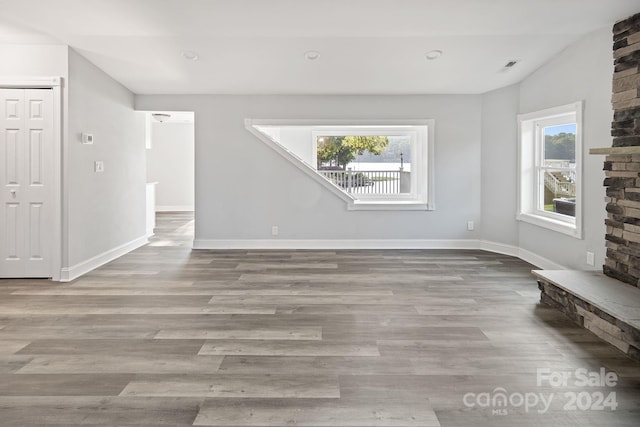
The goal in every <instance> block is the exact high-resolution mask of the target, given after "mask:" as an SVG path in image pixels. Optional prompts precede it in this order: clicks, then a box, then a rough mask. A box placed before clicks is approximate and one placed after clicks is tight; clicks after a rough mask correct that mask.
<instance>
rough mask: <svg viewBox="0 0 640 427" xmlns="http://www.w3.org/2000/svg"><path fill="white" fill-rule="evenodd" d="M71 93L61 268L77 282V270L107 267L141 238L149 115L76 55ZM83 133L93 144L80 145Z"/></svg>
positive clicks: (71, 66)
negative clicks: (99, 166) (97, 167)
mask: <svg viewBox="0 0 640 427" xmlns="http://www.w3.org/2000/svg"><path fill="white" fill-rule="evenodd" d="M68 92H69V111H68V120H69V133H68V142H67V146H66V156H65V162H66V163H65V165H64V169H65V175H64V179H65V189H66V194H67V205H66V215H65V218H64V220H66V223H67V227H68V239H69V253H68V259H67V263H66V265H63V267H67V268H69V269H71V270H72V274H71V275H72V276H73V275H74V274H73V270H74V269H75V270H76V272H77V271H78V270H85V268H82V267H78V266H79V265H83V264H86V263H89V267H92V266H94V265H92V261H91V260H94V259H98V260H103V261H106V260H109V258H110V254H116V253H117V252H118V249H119V248H125V247H128V245H129V246H130V245H133V244H135V243H139V242H141V241H142V239H143V238H144V236H145V234H146V232H145V200H146V196H145V194H146V185H145V183H146V162H145V140H144V115H143V113H138V112H135V111H134V94H133V93H132V92H130V91H129V90H128V89H126V88H125V87H124V86H122V85H121V84H120V83H118V82H116V81H115V80H113V79H112V78H111V77H109V76H108V75H107V74H105V73H104V72H103V71H101V70H100V69H99V68H97V67H96V66H94V65H93V64H91V63H90V62H89V61H87V60H86V59H85V58H83V57H82V56H81V55H80V54H78V53H77V52H75V51H73V50H71V49H70V50H69V83H68ZM83 132H86V133H91V134H93V136H94V143H93V145H83V144H81V134H82V133H83ZM95 161H103V162H104V172H102V173H96V172H94V162H95ZM63 264H64V263H63ZM89 269H90V268H89ZM82 272H84V271H82Z"/></svg>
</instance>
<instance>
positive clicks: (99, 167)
mask: <svg viewBox="0 0 640 427" xmlns="http://www.w3.org/2000/svg"><path fill="white" fill-rule="evenodd" d="M93 170H94V172H104V162H103V161H101V160H96V161H95V162H94V163H93Z"/></svg>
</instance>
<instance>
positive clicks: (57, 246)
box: [0, 77, 63, 281]
mask: <svg viewBox="0 0 640 427" xmlns="http://www.w3.org/2000/svg"><path fill="white" fill-rule="evenodd" d="M62 82H63V80H62V77H15V78H11V77H8V78H7V77H2V78H0V88H2V89H35V88H37V89H52V90H53V156H54V158H53V185H52V187H51V188H52V191H53V195H52V197H51V201H52V203H51V207H52V215H53V223H54V224H55V225H56V226H55V227H53V230H52V236H51V241H52V246H53V247H52V248H51V261H52V262H51V272H50V273H51V279H52V280H54V281H60V273H61V270H62Z"/></svg>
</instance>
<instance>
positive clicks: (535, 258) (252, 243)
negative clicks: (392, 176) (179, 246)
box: [193, 239, 566, 270]
mask: <svg viewBox="0 0 640 427" xmlns="http://www.w3.org/2000/svg"><path fill="white" fill-rule="evenodd" d="M193 249H218V250H224V249H244V250H252V249H253V250H259V249H262V250H269V249H290V250H294V249H316V250H320V249H324V250H341V249H479V250H484V251H488V252H495V253H499V254H502V255H509V256H513V257H516V258H520V259H522V260H523V261H526V262H528V263H530V264H533V265H535V266H536V267H538V268H540V269H543V270H566V267H564V266H562V265H560V264H557V263H555V262H553V261H551V260H549V259H547V258H544V257H542V256H540V255H538V254H535V253H533V252H529V251H527V250H524V249H521V248H518V247H517V246H513V245H507V244H504V243H498V242H490V241H487V240H472V239H470V240H462V239H461V240H431V239H378V240H370V239H362V240H358V239H354V240H296V239H292V240H280V239H273V240H269V239H261V240H252V239H240V240H225V239H195V240H194V241H193Z"/></svg>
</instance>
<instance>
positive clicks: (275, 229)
mask: <svg viewBox="0 0 640 427" xmlns="http://www.w3.org/2000/svg"><path fill="white" fill-rule="evenodd" d="M278 231H279V230H278V226H277V225H274V226H273V227H271V235H272V236H277V235H278Z"/></svg>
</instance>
